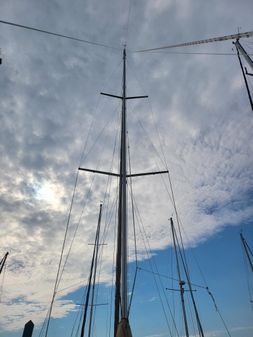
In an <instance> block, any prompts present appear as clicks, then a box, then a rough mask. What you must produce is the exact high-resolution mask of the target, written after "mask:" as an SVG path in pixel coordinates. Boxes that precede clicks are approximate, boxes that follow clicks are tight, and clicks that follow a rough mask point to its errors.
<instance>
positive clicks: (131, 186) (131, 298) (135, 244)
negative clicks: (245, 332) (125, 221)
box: [127, 133, 138, 316]
mask: <svg viewBox="0 0 253 337" xmlns="http://www.w3.org/2000/svg"><path fill="white" fill-rule="evenodd" d="M127 138H128V139H127V140H128V147H127V149H128V166H129V174H130V179H129V181H130V198H131V207H132V221H133V232H134V254H135V272H134V280H133V285H132V291H131V296H130V300H129V306H128V316H129V313H130V309H131V305H132V300H133V294H134V290H135V284H136V279H137V272H138V269H137V267H138V256H137V241H136V225H135V212H134V201H133V182H132V177H131V174H132V167H131V157H130V140H129V137H128V133H127Z"/></svg>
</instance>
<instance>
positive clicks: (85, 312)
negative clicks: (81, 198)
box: [80, 204, 103, 337]
mask: <svg viewBox="0 0 253 337" xmlns="http://www.w3.org/2000/svg"><path fill="white" fill-rule="evenodd" d="M102 207H103V206H102V204H100V209H99V217H98V224H97V230H96V236H95V244H94V249H93V255H92V260H91V267H90V275H89V281H88V288H87V292H86V300H85V306H84V313H83V321H82V327H81V334H80V337H84V332H85V325H86V318H87V313H88V306H89V298H90V290H91V281H92V275H94V271H93V270H94V264H95V268H96V263H97V253H98V246H99V234H100V223H101V216H102ZM92 309H93V308H92V307H91V315H92Z"/></svg>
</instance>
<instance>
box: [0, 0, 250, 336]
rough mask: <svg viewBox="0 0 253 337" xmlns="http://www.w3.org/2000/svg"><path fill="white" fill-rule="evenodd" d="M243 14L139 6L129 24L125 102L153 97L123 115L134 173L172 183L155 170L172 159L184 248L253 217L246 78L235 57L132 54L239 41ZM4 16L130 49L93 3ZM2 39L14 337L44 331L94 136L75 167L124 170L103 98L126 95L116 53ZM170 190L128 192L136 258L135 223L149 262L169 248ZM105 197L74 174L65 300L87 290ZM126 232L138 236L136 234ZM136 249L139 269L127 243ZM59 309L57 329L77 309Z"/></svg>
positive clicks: (5, 244) (18, 8)
mask: <svg viewBox="0 0 253 337" xmlns="http://www.w3.org/2000/svg"><path fill="white" fill-rule="evenodd" d="M239 6H241V4H239V3H238V2H237V1H232V2H231V1H229V2H228V1H227V2H226V1H225V3H223V4H221V3H220V2H219V1H215V2H214V3H212V8H211V5H210V4H205V6H204V5H203V4H202V2H201V1H194V2H193V1H190V0H188V1H180V2H178V3H174V2H171V1H156V2H154V1H148V2H147V3H146V2H144V1H138V2H133V3H132V7H131V11H130V14H131V16H130V18H129V27H128V35H129V40H128V47H129V52H128V58H127V66H128V72H127V77H128V87H127V89H128V92H129V94H130V95H139V94H140V95H145V94H148V95H149V97H150V100H148V101H143V102H139V101H138V102H129V105H128V122H129V136H130V137H131V139H130V151H131V165H132V170H133V171H134V172H147V171H153V170H157V169H164V168H165V163H164V160H163V159H161V158H163V156H164V157H165V159H166V162H167V163H168V167H169V169H170V174H171V177H172V181H173V186H174V193H175V197H176V203H177V206H178V210H179V214H180V218H181V220H182V223H183V227H184V232H185V242H186V246H194V245H197V244H198V243H199V242H201V241H203V240H206V239H208V238H209V237H210V236H211V235H212V234H213V233H215V232H217V231H219V230H221V229H222V228H223V227H224V226H226V225H237V224H239V223H240V222H241V221H248V219H250V217H252V213H253V209H252V202H251V201H252V190H251V187H250V186H251V181H252V178H253V177H252V169H251V168H252V143H251V142H249V139H251V133H252V126H253V125H252V114H251V112H250V111H249V107H248V101H247V97H246V95H245V90H244V86H243V84H242V79H241V77H240V75H239V67H238V64H237V60H235V59H234V58H232V57H227V58H224V57H220V58H213V57H209V56H204V57H202V56H198V55H194V56H187V57H186V56H185V55H184V56H183V55H169V54H137V53H131V50H132V49H135V48H142V47H153V46H154V47H155V46H157V45H163V44H167V43H174V42H184V41H187V40H192V39H199V38H204V37H210V36H212V35H220V34H221V35H224V34H230V33H233V32H234V29H235V27H236V26H237V25H238V26H239V25H240V24H241V22H240V18H238V15H235V14H237V13H238V9H239ZM243 6H244V9H243V11H244V13H245V17H244V22H243V23H244V25H245V30H248V27H250V25H251V21H252V18H251V15H250V13H251V12H252V11H250V10H249V9H250V8H251V4H250V1H245V2H244V4H243ZM28 12H29V13H31V15H29V16H28V15H27V13H28ZM1 13H2V15H1V17H2V19H3V20H10V21H14V22H17V23H20V24H27V25H31V26H36V27H39V28H42V29H49V30H52V31H55V32H59V33H63V34H69V35H73V36H77V37H80V38H85V39H89V40H92V41H98V42H103V43H108V44H109V45H112V46H119V47H121V46H122V44H123V43H124V41H125V39H126V31H127V22H128V18H127V14H126V13H128V4H127V2H120V1H111V2H105V3H101V1H87V2H86V3H85V5H84V4H83V3H81V2H80V1H77V2H75V3H73V4H71V7H70V6H69V3H68V2H67V1H58V0H57V1H56V0H54V1H50V2H43V3H39V4H37V3H36V4H35V2H34V1H30V0H26V1H23V2H22V4H21V3H20V1H12V2H11V4H10V3H7V2H4V3H3V5H2V8H1ZM199 13H201V15H196V14H199ZM247 13H248V14H247ZM246 14H247V15H246ZM193 16H194V19H193ZM186 27H187V29H186ZM0 34H1V48H2V53H3V64H2V65H1V67H0V72H1V76H0V81H1V88H2V89H1V91H0V109H1V110H0V111H1V116H0V117H1V132H0V152H1V167H0V170H1V179H0V195H1V196H0V209H1V216H2V219H1V225H0V226H1V233H2V235H1V238H0V242H1V244H0V247H1V254H2V255H3V254H4V253H5V252H6V251H7V250H8V251H10V256H9V257H8V265H7V271H6V278H5V284H4V292H3V296H2V300H3V303H2V308H3V310H4V311H3V312H4V313H5V314H4V315H3V316H1V318H0V320H1V326H4V328H5V329H6V330H10V331H11V330H15V329H20V328H21V327H22V326H23V323H24V321H27V320H29V319H30V318H31V316H33V320H34V322H35V323H36V325H38V324H40V323H41V322H42V321H43V320H44V318H45V316H46V312H47V310H48V305H49V302H50V299H51V296H52V289H53V285H54V280H55V276H56V270H57V265H58V262H59V257H60V250H61V245H62V241H63V235H64V230H65V225H66V221H67V218H68V212H69V207H70V200H71V196H72V191H73V186H74V182H75V174H76V170H77V167H78V165H79V163H80V157H81V152H82V148H83V144H84V143H85V140H86V137H87V136H89V137H88V139H87V147H86V150H85V154H86V155H87V156H86V157H85V158H83V160H82V161H81V166H85V167H88V168H97V169H101V170H102V169H104V170H109V169H110V167H111V165H112V167H113V170H114V171H116V170H117V169H118V163H117V158H118V154H116V153H117V152H118V150H119V142H118V137H119V135H118V133H117V127H118V126H119V114H120V104H119V102H116V101H114V100H110V99H108V98H106V97H98V94H99V92H101V91H105V92H108V93H112V94H120V93H121V72H122V70H121V66H122V55H121V51H119V52H117V51H112V50H110V49H99V48H96V47H94V48H93V47H90V46H85V45H81V44H78V43H76V42H70V41H65V40H61V39H58V38H55V37H48V36H45V35H43V34H37V33H35V32H28V31H25V30H20V29H17V28H14V27H8V26H4V25H1V33H0ZM212 48H213V49H212ZM214 48H215V50H217V51H221V50H223V51H224V50H226V51H231V44H230V43H228V42H226V43H225V44H223V45H218V46H216V45H215V46H214V45H213V46H210V47H209V46H206V47H205V49H202V50H207V51H208V50H214ZM191 50H192V49H191ZM194 50H196V49H194ZM197 50H200V49H197ZM150 102H152V103H150ZM151 104H152V105H151ZM140 121H141V123H140ZM103 129H104V131H103V132H102V131H101V130H103ZM157 130H158V131H159V133H158V132H157ZM115 139H116V140H117V146H116V148H115V153H114V151H113V148H114V143H115ZM153 145H155V147H156V149H157V151H155V150H154V147H153ZM157 152H158V154H157ZM113 155H114V160H113V161H112V157H113ZM168 183H169V182H168V177H167V176H164V180H162V178H161V177H158V176H155V177H144V178H143V179H141V178H135V179H134V181H133V189H134V194H135V200H136V202H137V203H138V224H137V225H138V227H137V236H138V247H139V256H140V257H142V258H146V254H145V247H144V244H143V240H142V235H143V228H142V226H141V221H140V219H142V222H143V223H144V224H145V233H146V235H147V236H148V237H150V238H152V240H150V244H151V248H152V249H154V250H155V249H163V248H165V247H166V246H167V245H168V244H170V241H169V236H168V235H167V228H168V218H169V217H170V216H171V215H173V216H175V212H174V210H173V207H172V205H171V202H170V201H169V202H168V200H169V199H170V197H169V196H168V193H167V189H166V188H168V187H169V185H168ZM110 184H111V185H110V191H111V199H110V200H108V199H107V200H106V202H105V206H104V207H105V213H104V220H103V226H105V223H106V225H107V236H106V240H105V241H106V243H107V246H108V247H104V250H103V252H104V264H103V265H102V267H101V268H102V269H101V276H100V279H101V281H103V282H105V283H106V284H110V282H111V270H112V262H111V261H112V257H113V247H114V236H115V230H114V227H113V226H114V223H115V221H116V220H115V213H116V207H115V205H116V200H117V197H116V194H117V181H116V180H115V179H114V178H113V179H112V181H111V182H110ZM91 185H92V187H93V188H92V192H89V189H90V186H91ZM106 185H107V178H106V177H100V176H96V177H95V179H94V181H93V176H92V175H91V174H85V173H83V172H80V173H79V178H78V184H77V190H76V194H75V203H74V208H73V215H72V217H71V221H70V228H69V229H70V232H69V235H68V237H67V249H66V251H65V254H67V250H68V248H69V247H70V244H71V240H72V237H73V235H74V231H75V228H76V226H77V224H78V222H79V219H81V220H80V226H79V229H78V231H77V233H76V238H75V243H74V245H73V248H72V250H71V254H70V257H69V260H68V263H67V264H66V273H64V276H63V278H62V282H61V288H62V289H63V288H67V287H70V286H72V285H73V284H75V285H76V286H74V287H73V288H69V289H68V290H65V291H64V292H63V293H62V297H64V296H65V295H66V294H67V293H68V292H69V291H73V290H76V289H77V288H78V287H79V285H80V284H83V283H84V282H85V280H86V279H87V274H88V270H89V265H90V258H91V254H92V248H91V246H89V245H88V244H89V243H92V242H93V241H94V235H95V228H96V223H97V216H98V207H99V203H100V200H103V199H104V195H105V187H106ZM106 195H109V186H108V190H107V193H106ZM129 199H130V198H129ZM84 203H85V207H84ZM83 207H84V211H83V213H82V209H83ZM130 218H131V214H130V212H129V219H130ZM129 231H130V233H131V232H132V231H133V230H132V227H131V226H129ZM129 244H130V248H129V249H130V258H131V259H133V258H134V256H133V252H134V242H133V239H132V238H130V240H129ZM80 266H82V267H81V268H80ZM62 297H61V296H60V295H59V297H58V299H57V301H56V305H55V308H54V311H53V316H54V317H61V316H64V315H67V313H68V312H70V311H71V310H73V309H74V308H75V307H74V305H73V303H71V302H69V301H66V300H63V299H62Z"/></svg>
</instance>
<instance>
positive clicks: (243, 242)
mask: <svg viewBox="0 0 253 337" xmlns="http://www.w3.org/2000/svg"><path fill="white" fill-rule="evenodd" d="M240 237H241V240H242V244H243V248H244V250H245V253H246V256H247V258H248V261H249V265H250V268H251V270H252V272H253V263H252V261H251V258H250V255H249V251H250V253H251V250H250V248H249V246H248V244H247V241H246V240H245V238H244V237H243V235H242V233H240Z"/></svg>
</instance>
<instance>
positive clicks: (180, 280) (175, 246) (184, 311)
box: [170, 218, 189, 337]
mask: <svg viewBox="0 0 253 337" xmlns="http://www.w3.org/2000/svg"><path fill="white" fill-rule="evenodd" d="M170 224H171V231H172V237H173V244H174V250H175V256H176V263H177V274H178V280H179V286H180V298H181V304H182V310H183V317H184V327H185V335H186V337H189V329H188V324H187V316H186V309H185V303H184V284H185V282H184V281H183V280H182V279H181V273H180V266H179V259H178V253H177V245H176V239H175V229H174V224H173V220H172V218H170Z"/></svg>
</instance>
